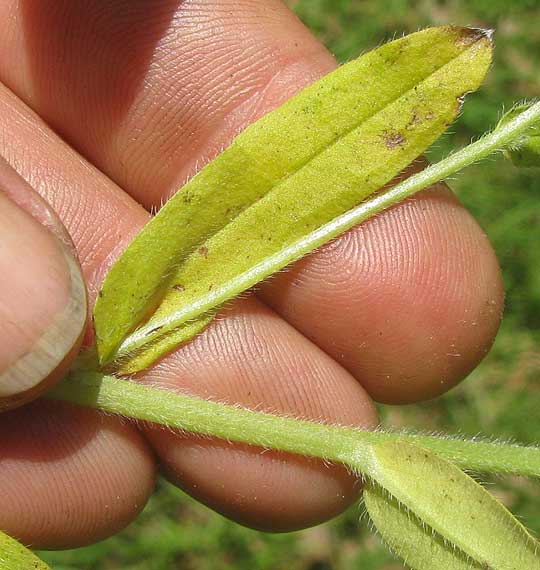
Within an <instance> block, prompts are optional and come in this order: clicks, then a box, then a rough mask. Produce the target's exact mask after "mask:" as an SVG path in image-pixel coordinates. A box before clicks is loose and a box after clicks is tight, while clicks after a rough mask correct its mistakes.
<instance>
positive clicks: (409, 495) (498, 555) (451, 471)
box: [366, 442, 540, 570]
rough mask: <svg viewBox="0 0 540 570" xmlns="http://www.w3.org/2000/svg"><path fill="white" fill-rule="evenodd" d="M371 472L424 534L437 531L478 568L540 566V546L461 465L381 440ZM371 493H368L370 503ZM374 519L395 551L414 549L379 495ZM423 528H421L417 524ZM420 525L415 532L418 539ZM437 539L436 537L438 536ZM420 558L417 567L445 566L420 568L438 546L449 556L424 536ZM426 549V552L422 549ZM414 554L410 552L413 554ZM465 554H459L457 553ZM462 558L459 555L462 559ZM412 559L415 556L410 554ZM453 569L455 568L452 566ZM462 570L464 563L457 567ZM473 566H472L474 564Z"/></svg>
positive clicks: (499, 569) (531, 568) (502, 569)
mask: <svg viewBox="0 0 540 570" xmlns="http://www.w3.org/2000/svg"><path fill="white" fill-rule="evenodd" d="M368 471H369V476H370V477H371V478H373V480H374V481H376V482H377V483H378V484H379V485H380V486H381V487H382V488H383V489H384V490H385V491H386V492H388V493H389V494H390V495H391V496H392V497H393V498H394V499H395V500H397V501H398V502H399V503H400V504H401V505H402V506H404V507H406V508H407V509H408V510H409V511H410V512H411V513H413V514H414V515H415V516H416V517H417V518H418V520H419V521H421V525H425V532H426V533H427V534H430V533H431V532H435V533H436V534H437V535H439V536H440V537H441V539H442V540H444V541H447V543H448V544H449V545H450V547H452V546H455V547H456V548H457V549H459V551H461V552H462V553H464V554H465V555H467V556H469V557H471V558H472V559H473V560H474V561H476V562H477V563H478V564H479V566H480V568H484V569H491V570H520V569H524V568H527V570H535V569H539V568H540V557H539V556H538V554H537V551H538V547H539V544H538V542H537V541H536V540H535V539H534V538H533V537H532V536H531V535H530V534H529V533H528V532H527V530H526V529H525V527H524V526H523V525H521V524H520V523H519V522H518V521H517V520H516V519H515V518H514V516H513V515H512V514H511V513H510V512H509V511H508V510H507V509H506V508H505V507H504V506H503V505H502V504H501V503H499V502H498V501H497V500H496V499H495V498H494V497H493V496H492V495H490V494H489V493H488V492H487V491H486V490H485V489H484V488H483V487H482V486H481V485H479V484H478V483H477V482H476V481H474V479H472V478H471V477H469V476H468V475H466V474H465V473H463V471H461V470H460V469H459V468H458V467H456V466H455V465H452V464H451V463H449V462H448V461H445V460H444V459H441V458H440V457H437V456H436V455H434V454H432V453H431V452H429V451H427V450H424V449H422V448H420V447H417V446H415V445H410V444H406V443H390V442H389V443H382V444H375V445H373V447H372V457H371V465H370V469H369V470H368ZM370 499H373V496H371V497H370V495H369V491H368V500H367V503H366V504H367V506H368V510H369V504H370ZM375 503H377V504H376V505H375V517H374V522H375V524H376V526H377V527H378V528H379V529H380V531H381V534H382V535H383V536H385V535H388V536H389V537H390V540H389V542H390V545H391V546H392V548H394V549H395V550H396V552H400V551H403V552H404V553H405V554H407V553H408V554H409V555H410V553H411V551H412V550H414V546H413V545H411V544H410V540H411V538H410V537H407V536H405V535H406V533H405V532H404V533H403V537H402V539H403V540H402V541H401V542H400V539H399V535H398V534H397V532H398V531H397V530H396V529H395V528H393V526H392V523H389V522H388V520H387V519H386V517H385V516H384V515H383V518H382V520H381V512H384V511H385V510H386V511H387V514H389V511H390V508H389V507H388V506H387V507H384V509H383V510H382V511H377V510H376V509H377V507H378V508H379V509H380V500H379V501H377V499H376V498H375V499H374V500H372V501H371V504H372V505H373V504H375ZM419 528H420V529H421V528H422V526H420V527H419ZM418 535H419V532H418V529H417V531H416V532H414V533H413V536H415V537H416V538H417V539H418ZM434 540H438V538H435V539H434ZM416 549H418V553H417V555H416V558H415V559H416V560H418V561H419V565H418V566H414V564H412V565H413V567H415V568H419V569H424V568H426V569H427V568H438V567H440V568H443V567H444V566H441V565H440V564H442V562H441V563H440V564H439V566H426V565H425V564H424V565H423V566H422V564H423V562H422V561H424V560H428V557H429V552H434V551H435V550H436V551H437V552H438V553H439V554H440V555H441V560H442V559H443V558H444V557H445V556H446V552H445V551H444V550H441V549H438V548H437V547H436V545H434V543H433V542H430V541H429V540H428V539H427V538H426V537H424V538H422V539H421V540H420V539H419V540H418V542H417V544H416ZM421 549H423V550H421ZM411 556H412V555H411ZM459 556H461V554H459ZM459 556H458V558H459ZM408 561H409V563H412V558H410V557H409V558H408ZM450 568H452V566H450ZM457 568H460V566H457ZM473 568H474V566H473Z"/></svg>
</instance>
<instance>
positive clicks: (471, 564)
mask: <svg viewBox="0 0 540 570" xmlns="http://www.w3.org/2000/svg"><path fill="white" fill-rule="evenodd" d="M363 495H364V504H365V506H366V510H367V512H368V514H369V517H370V519H371V521H372V522H373V524H374V525H375V528H376V529H377V530H378V531H379V533H380V534H381V537H382V538H383V539H384V541H385V542H386V543H387V544H388V546H389V547H390V548H391V549H392V551H393V552H395V554H396V555H397V556H399V557H400V558H401V559H402V560H403V561H404V562H405V563H406V564H407V566H409V567H410V568H412V569H413V570H486V566H482V565H480V564H479V563H478V562H475V561H474V560H472V559H471V558H470V557H469V556H467V555H466V554H465V553H464V552H462V551H461V550H459V549H458V548H456V547H455V546H454V545H452V544H450V543H449V542H448V541H445V540H444V539H443V538H442V537H441V535H440V534H437V533H436V532H435V531H434V530H433V529H431V528H429V527H428V526H427V525H426V524H425V523H423V522H422V521H421V520H420V519H419V518H418V517H416V516H415V515H414V514H412V513H411V511H409V509H407V508H406V507H404V506H403V505H402V504H400V503H399V502H398V501H396V500H395V499H393V498H392V497H391V496H390V495H389V493H387V492H386V491H384V490H383V489H382V488H381V487H380V486H379V485H377V484H376V483H371V484H368V485H366V487H365V488H364V493H363Z"/></svg>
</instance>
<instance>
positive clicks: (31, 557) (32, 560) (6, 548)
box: [0, 532, 50, 570]
mask: <svg viewBox="0 0 540 570" xmlns="http://www.w3.org/2000/svg"><path fill="white" fill-rule="evenodd" d="M0 570H50V568H49V566H48V565H47V564H45V562H43V560H40V559H39V558H38V557H37V556H36V555H35V554H34V553H33V552H31V551H30V550H28V549H27V548H25V547H24V546H23V545H22V544H21V543H20V542H17V541H16V540H15V539H14V538H11V537H10V536H8V535H7V534H4V533H3V532H0Z"/></svg>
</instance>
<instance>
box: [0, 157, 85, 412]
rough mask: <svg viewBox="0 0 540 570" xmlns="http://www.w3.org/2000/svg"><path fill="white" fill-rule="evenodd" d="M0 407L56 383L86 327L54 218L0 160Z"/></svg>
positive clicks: (70, 258) (76, 276) (74, 272)
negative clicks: (0, 190)
mask: <svg viewBox="0 0 540 570" xmlns="http://www.w3.org/2000/svg"><path fill="white" fill-rule="evenodd" d="M0 188H1V189H2V192H1V193H0V218H1V219H2V224H1V225H0V244H1V247H0V299H2V302H0V338H1V340H2V342H1V344H0V409H7V408H12V407H16V406H19V405H21V404H23V403H25V402H27V401H29V400H31V399H33V398H35V397H37V395H38V394H40V393H41V392H43V390H45V389H46V388H47V387H49V386H50V385H52V384H53V383H54V382H55V381H56V380H58V379H59V378H60V377H61V375H62V374H63V372H65V370H66V369H67V367H68V366H69V364H70V362H71V361H72V359H73V358H74V357H75V356H76V354H77V351H78V348H79V346H80V343H81V340H82V335H83V331H84V328H85V324H86V313H87V310H86V291H85V285H84V282H83V279H82V275H81V272H80V268H79V265H78V262H77V261H76V259H75V257H74V255H73V252H72V250H71V248H70V247H69V245H68V241H67V240H68V238H67V237H66V234H65V230H63V228H62V226H61V224H60V222H58V220H57V219H56V216H55V215H54V213H53V212H52V211H51V210H50V208H49V207H48V206H47V205H46V204H45V203H44V202H43V200H42V199H41V198H39V196H37V194H35V193H34V191H33V190H32V189H31V188H30V187H29V186H28V185H27V184H26V182H24V180H22V179H21V178H20V177H19V176H18V175H17V173H16V172H15V171H14V170H12V169H11V167H9V166H8V165H7V164H6V163H5V162H0Z"/></svg>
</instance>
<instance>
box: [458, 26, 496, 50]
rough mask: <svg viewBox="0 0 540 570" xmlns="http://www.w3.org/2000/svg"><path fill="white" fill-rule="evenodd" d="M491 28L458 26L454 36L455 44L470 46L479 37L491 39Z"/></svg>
mask: <svg viewBox="0 0 540 570" xmlns="http://www.w3.org/2000/svg"><path fill="white" fill-rule="evenodd" d="M492 36H493V30H484V29H482V28H460V29H459V33H458V36H457V38H456V45H458V46H470V45H472V44H474V43H476V42H477V41H479V40H481V39H487V40H489V41H491V37H492Z"/></svg>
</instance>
